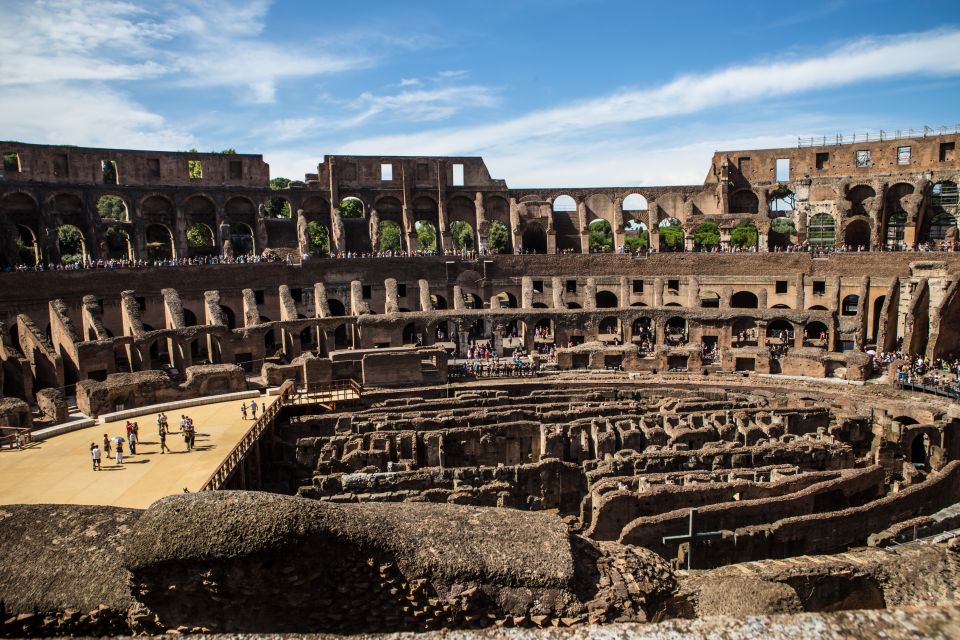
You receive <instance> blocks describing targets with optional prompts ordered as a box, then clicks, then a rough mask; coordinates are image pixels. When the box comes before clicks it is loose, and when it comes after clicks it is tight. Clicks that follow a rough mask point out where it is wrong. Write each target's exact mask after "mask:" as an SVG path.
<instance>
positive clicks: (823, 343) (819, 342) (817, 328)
mask: <svg viewBox="0 0 960 640" xmlns="http://www.w3.org/2000/svg"><path fill="white" fill-rule="evenodd" d="M829 335H830V334H829V333H828V331H827V325H825V324H823V323H822V322H820V321H819V320H813V321H811V322H808V323H807V324H806V325H805V326H804V327H803V346H805V347H820V348H826V347H827V340H828V339H829Z"/></svg>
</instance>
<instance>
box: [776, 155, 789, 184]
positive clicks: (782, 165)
mask: <svg viewBox="0 0 960 640" xmlns="http://www.w3.org/2000/svg"><path fill="white" fill-rule="evenodd" d="M789 181H790V158H777V182H789Z"/></svg>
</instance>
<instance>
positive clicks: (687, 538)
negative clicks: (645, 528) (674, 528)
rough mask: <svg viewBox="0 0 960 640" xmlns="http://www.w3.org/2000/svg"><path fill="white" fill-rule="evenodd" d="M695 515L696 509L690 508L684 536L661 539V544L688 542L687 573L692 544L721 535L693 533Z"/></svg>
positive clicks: (709, 532) (718, 533)
mask: <svg viewBox="0 0 960 640" xmlns="http://www.w3.org/2000/svg"><path fill="white" fill-rule="evenodd" d="M696 513H697V508H696V507H691V508H690V524H689V526H688V527H687V533H686V535H678V536H664V538H663V544H667V541H668V540H670V541H676V542H681V543H682V542H689V543H690V544H689V546H688V548H687V571H689V570H690V558H691V556H693V545H694V543H696V541H697V540H700V539H701V538H715V537H717V536H719V535H720V534H721V533H722V532H721V531H704V532H695V531H694V526H693V519H694V514H696Z"/></svg>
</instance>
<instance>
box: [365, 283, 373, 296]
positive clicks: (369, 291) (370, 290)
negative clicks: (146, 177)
mask: <svg viewBox="0 0 960 640" xmlns="http://www.w3.org/2000/svg"><path fill="white" fill-rule="evenodd" d="M372 296H373V287H372V286H370V285H369V284H365V285H363V299H364V300H369V299H370V298H371V297H372Z"/></svg>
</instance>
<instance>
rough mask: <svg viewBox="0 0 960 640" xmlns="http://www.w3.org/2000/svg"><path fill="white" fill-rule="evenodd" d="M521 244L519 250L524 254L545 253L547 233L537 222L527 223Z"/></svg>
mask: <svg viewBox="0 0 960 640" xmlns="http://www.w3.org/2000/svg"><path fill="white" fill-rule="evenodd" d="M522 242H523V244H522V245H521V249H522V250H523V252H524V253H546V252H547V232H546V231H544V230H543V227H541V226H540V224H539V223H537V222H528V223H527V225H526V227H524V230H523V239H522Z"/></svg>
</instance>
